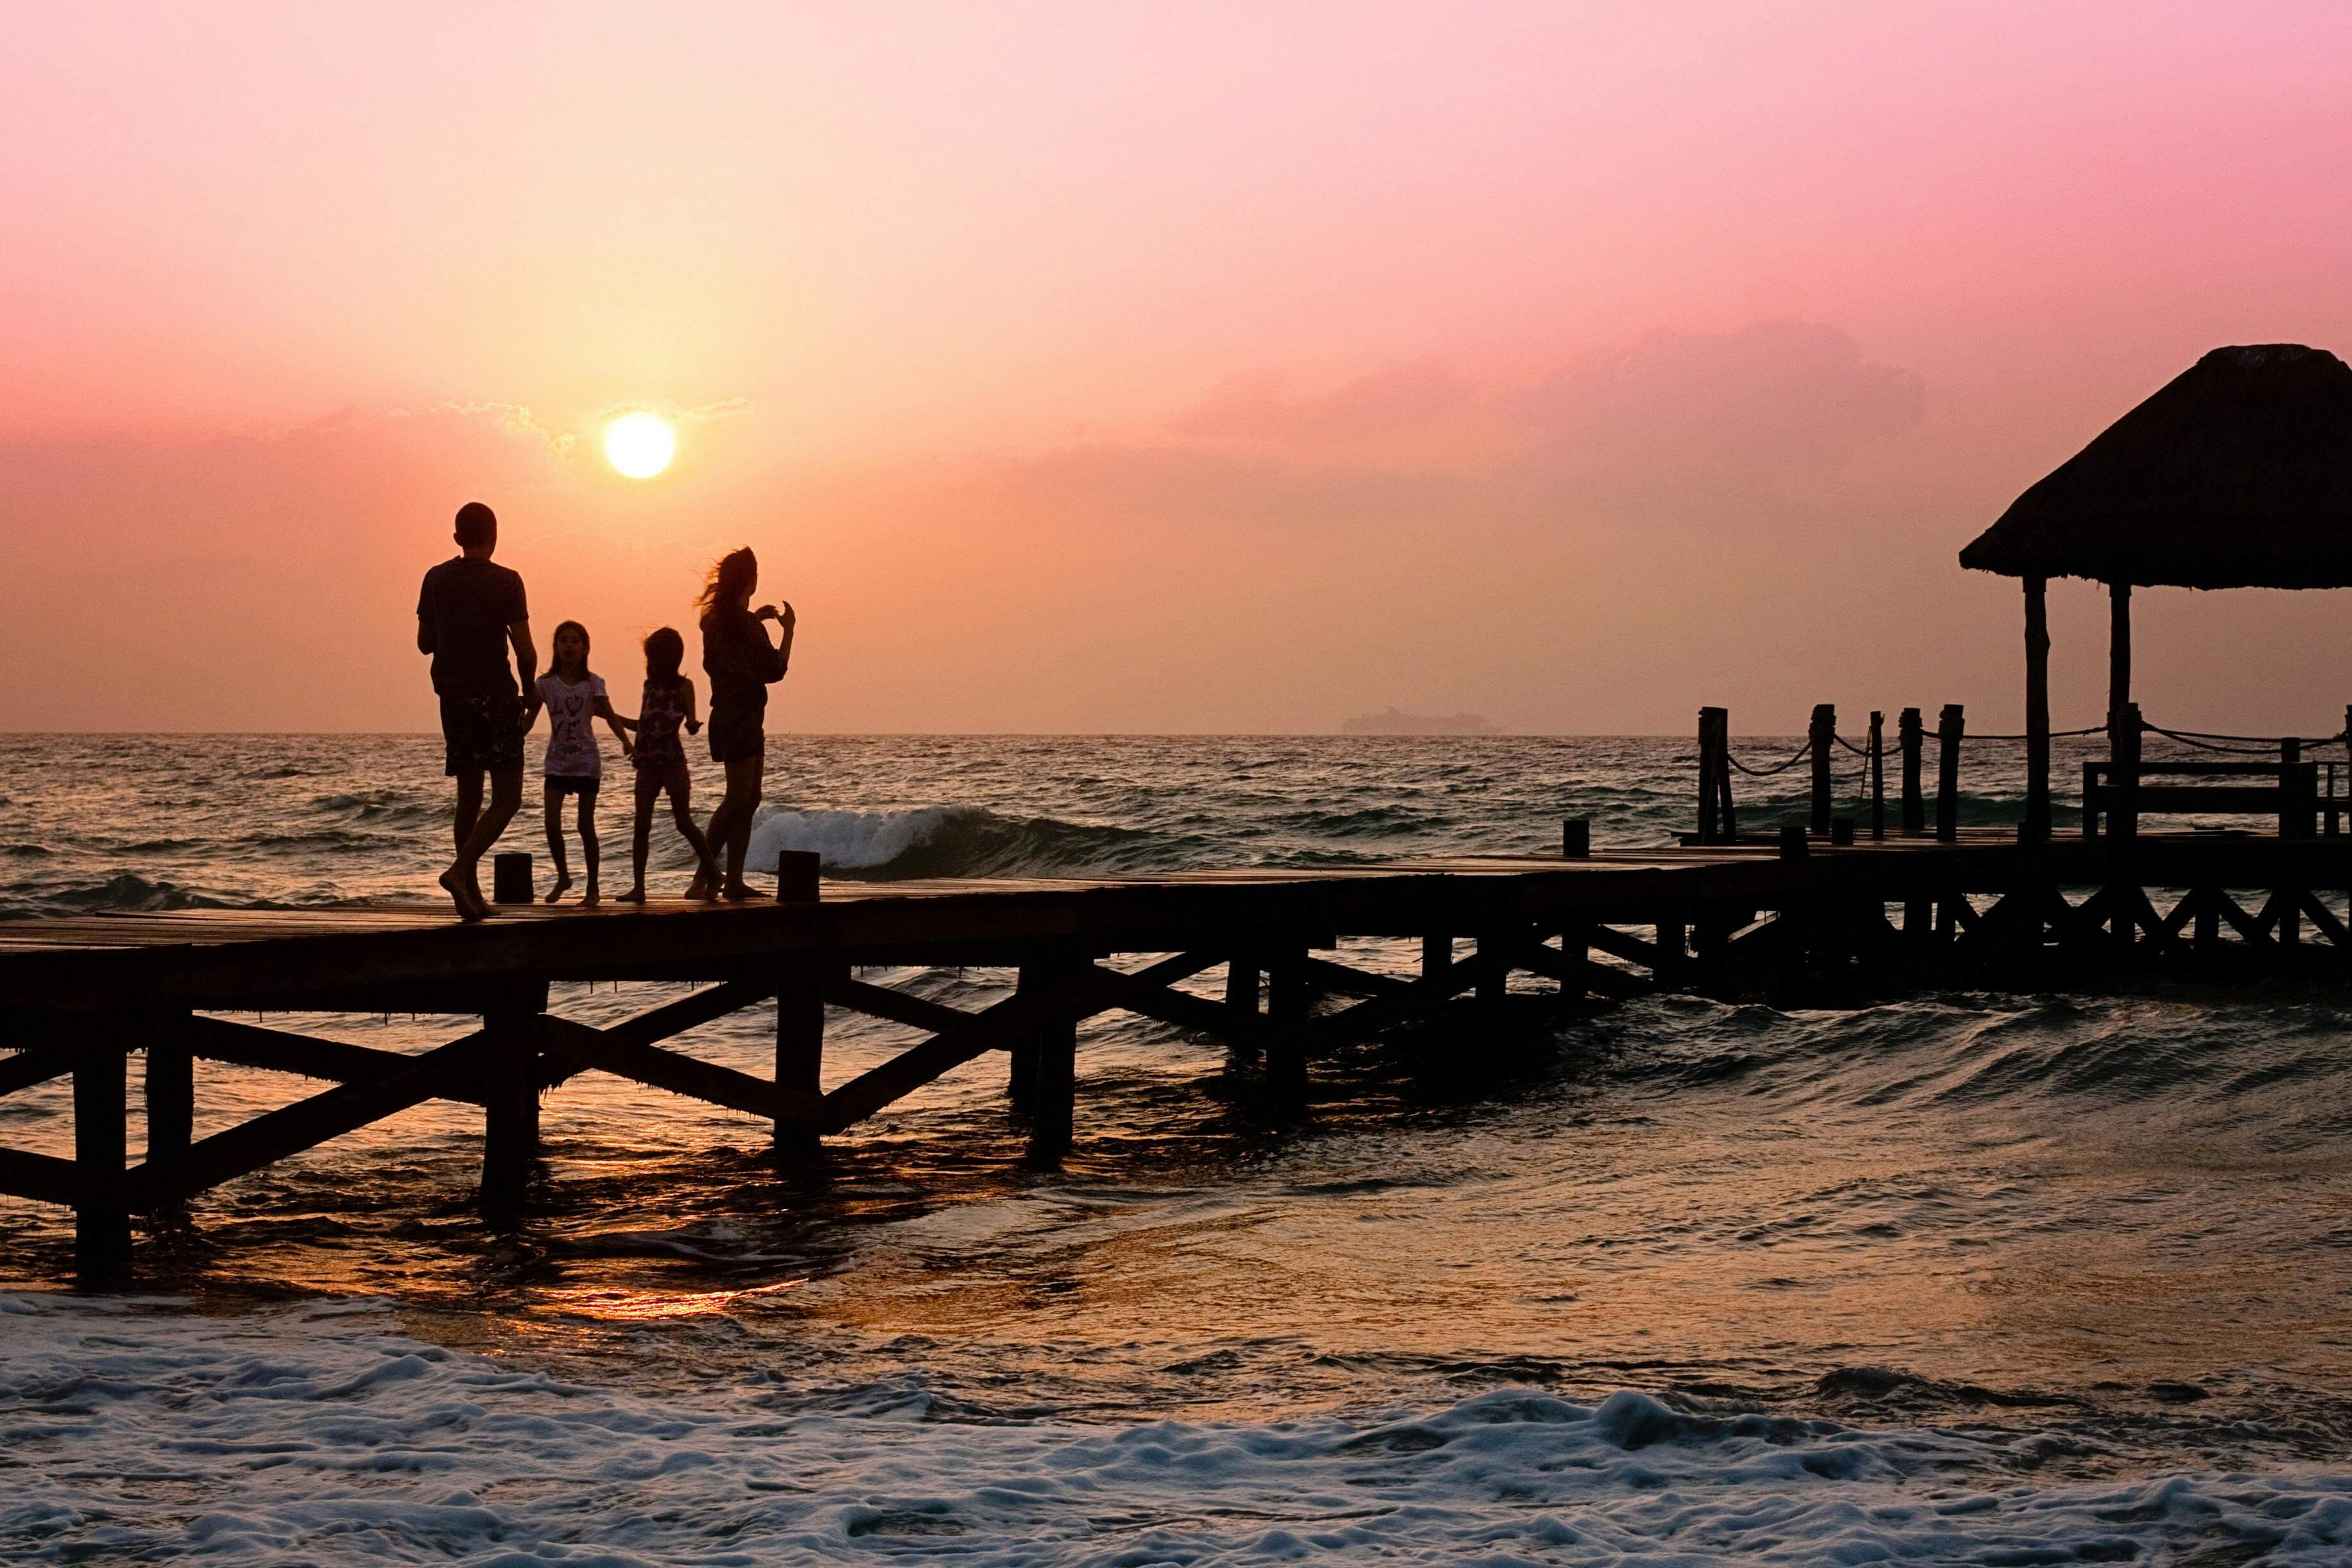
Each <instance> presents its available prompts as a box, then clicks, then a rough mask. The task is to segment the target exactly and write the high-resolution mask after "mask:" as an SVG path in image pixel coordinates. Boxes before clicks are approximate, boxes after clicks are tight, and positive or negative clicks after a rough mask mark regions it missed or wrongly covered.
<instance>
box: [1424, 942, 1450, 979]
mask: <svg viewBox="0 0 2352 1568" xmlns="http://www.w3.org/2000/svg"><path fill="white" fill-rule="evenodd" d="M1453 967H1454V938H1453V937H1452V936H1451V935H1449V934H1447V933H1446V932H1444V931H1431V932H1430V933H1429V934H1428V935H1426V936H1424V937H1423V938H1422V939H1421V978H1422V982H1423V984H1436V983H1437V980H1438V979H1439V977H1440V976H1442V975H1443V974H1444V973H1445V972H1446V971H1447V970H1449V969H1451V968H1453Z"/></svg>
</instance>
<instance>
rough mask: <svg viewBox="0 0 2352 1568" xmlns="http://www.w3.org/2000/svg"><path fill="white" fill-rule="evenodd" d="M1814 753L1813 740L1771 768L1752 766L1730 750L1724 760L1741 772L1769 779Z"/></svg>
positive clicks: (1750, 776) (1785, 771) (1725, 754)
mask: <svg viewBox="0 0 2352 1568" xmlns="http://www.w3.org/2000/svg"><path fill="white" fill-rule="evenodd" d="M1812 754H1813V743H1812V742H1811V741H1808V742H1805V743H1804V744H1803V745H1801V746H1800V747H1798V748H1797V754H1796V755H1795V756H1793V757H1790V759H1789V760H1788V761H1787V762H1785V763H1778V764H1776V765H1774V766H1772V767H1769V768H1751V767H1749V766H1748V764H1747V763H1743V762H1741V761H1740V760H1739V759H1738V757H1735V756H1733V755H1731V754H1730V753H1729V752H1725V753H1724V758H1723V760H1724V761H1725V762H1727V763H1730V764H1731V765H1732V766H1733V767H1735V768H1738V770H1739V771H1740V772H1741V773H1746V774H1747V775H1748V777H1749V778H1751V779H1769V778H1770V777H1772V776H1773V775H1774V774H1775V773H1787V772H1788V771H1789V770H1790V768H1793V767H1795V766H1796V765H1797V764H1798V763H1801V762H1803V761H1804V760H1805V759H1806V758H1807V757H1810V756H1811V755H1812Z"/></svg>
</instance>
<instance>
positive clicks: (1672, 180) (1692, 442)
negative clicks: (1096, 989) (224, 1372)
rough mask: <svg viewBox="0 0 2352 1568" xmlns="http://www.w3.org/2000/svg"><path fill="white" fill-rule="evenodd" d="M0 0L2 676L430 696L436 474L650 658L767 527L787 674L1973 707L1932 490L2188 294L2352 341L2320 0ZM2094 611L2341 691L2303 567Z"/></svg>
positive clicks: (1939, 504) (2093, 418) (572, 612)
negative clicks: (742, 0) (618, 453)
mask: <svg viewBox="0 0 2352 1568" xmlns="http://www.w3.org/2000/svg"><path fill="white" fill-rule="evenodd" d="M9 26H10V31H11V37H10V44H9V47H8V49H7V51H6V53H5V56H0V211H5V214H6V215H7V216H6V225H5V239H0V306H4V307H5V308H0V373H5V374H0V560H5V562H6V563H7V568H8V575H9V577H10V578H11V582H10V584H9V588H10V591H11V605H10V608H9V610H8V611H7V613H6V615H5V618H0V658H5V664H6V667H7V668H8V670H9V674H10V679H8V680H7V681H6V682H5V685H0V728H7V729H18V730H49V729H74V730H93V729H94V730H139V729H177V730H192V729H237V730H257V729H260V730H268V729H324V730H369V731H380V730H428V729H430V728H432V726H433V723H434V709H433V701H432V695H431V691H430V689H429V686H428V684H427V680H426V676H425V667H424V661H423V660H422V659H420V658H417V657H416V655H415V647H414V643H413V626H414V622H413V618H412V617H413V611H414V607H415V587H416V579H417V577H418V576H419V574H422V572H423V571H424V570H425V568H426V567H427V566H429V565H430V564H432V563H434V562H435V561H436V560H437V559H440V558H442V557H443V556H445V555H446V554H447V553H449V552H450V546H449V543H448V529H449V521H450V516H451V514H452V513H453V512H454V511H455V510H456V509H457V506H458V504H459V503H461V502H463V501H465V500H470V499H480V500H487V501H488V502H489V503H491V505H493V506H494V507H495V508H497V510H498V511H499V514H500V517H501V519H502V520H503V522H504V527H505V534H504V540H503V542H502V546H501V549H500V552H499V559H500V560H501V561H504V562H505V563H508V564H510V565H513V566H515V567H517V568H518V569H519V570H520V571H521V572H522V574H524V577H525V578H526V580H527V582H528V583H529V585H530V597H531V606H532V611H533V617H534V621H535V623H536V624H537V625H538V626H540V627H541V636H542V640H543V638H544V634H545V631H546V629H547V628H550V627H551V626H553V624H554V622H555V621H556V620H558V619H561V618H564V617H567V616H568V617H572V618H577V619H580V620H583V621H584V622H586V623H587V625H588V626H589V627H590V628H591V630H592V632H593V634H594V635H595V637H596V638H597V645H598V658H597V663H598V664H599V666H600V668H602V669H603V670H604V673H606V674H607V675H608V677H616V678H625V679H628V680H629V682H630V683H631V684H634V681H635V679H636V678H637V676H638V674H639V672H640V671H641V668H642V666H641V664H640V663H638V662H637V661H636V660H635V657H634V653H633V648H632V646H631V645H632V644H633V643H634V641H635V638H636V637H638V636H640V635H642V634H643V633H644V632H645V631H646V630H648V629H650V628H652V627H653V626H658V625H661V624H664V623H665V622H670V623H675V624H678V625H681V626H684V625H686V624H687V618H688V616H689V615H690V609H689V602H690V599H691V596H692V595H693V593H694V591H695V588H696V586H697V584H698V574H699V572H700V570H701V569H702V567H703V566H704V565H706V564H707V563H709V560H710V559H711V558H712V557H713V556H714V555H716V554H717V553H719V552H720V551H722V550H724V549H726V548H728V547H730V546H732V545H735V544H738V543H744V542H748V543H750V544H751V545H752V546H753V547H754V548H755V549H756V550H757V551H758V552H760V555H761V559H762V562H763V563H765V566H766V573H765V580H764V582H763V584H762V597H767V596H770V595H777V594H781V595H783V596H786V597H789V598H790V599H791V600H793V603H794V605H796V607H797V608H798V610H799V613H800V616H801V631H800V647H799V652H798V654H797V657H796V661H795V668H794V670H793V675H792V677H791V679H789V680H788V682H787V683H786V685H785V686H784V687H783V688H782V689H781V691H780V693H779V695H778V697H777V699H776V706H775V707H774V708H773V709H772V721H771V722H772V724H773V725H774V726H775V727H777V728H779V729H792V730H803V731H1310V732H1311V731H1329V730H1332V729H1333V728H1335V727H1336V726H1337V725H1338V723H1339V721H1341V720H1342V719H1344V718H1346V717H1347V716H1349V715H1350V714H1353V713H1360V712H1365V711H1368V710H1377V709H1380V708H1382V707H1385V706H1388V705H1391V704H1394V705H1396V706H1398V707H1401V708H1404V709H1407V710H1423V711H1453V710H1475V711H1478V712H1482V713H1484V714H1486V715H1487V716H1488V717H1490V718H1491V719H1492V720H1494V721H1496V723H1498V724H1500V725H1502V726H1503V727H1505V728H1507V729H1512V730H1527V731H1565V732H1583V731H1647V732H1656V731H1668V732H1681V731H1687V730H1688V729H1690V728H1691V726H1692V723H1693V714H1694V712H1695V710H1696V709H1697V707H1698V706H1699V705H1700V704H1702V703H1719V704H1725V705H1727V706H1728V707H1729V708H1730V709H1731V710H1732V714H1733V722H1734V725H1735V728H1738V729H1739V730H1743V731H1789V730H1791V729H1795V728H1799V727H1801V724H1802V721H1803V717H1804V712H1805V710H1806V709H1807V708H1808V707H1809V706H1810V705H1811V704H1812V703H1814V702H1817V701H1825V700H1828V701H1835V702H1837V703H1838V704H1839V705H1840V707H1841V709H1843V710H1852V711H1853V712H1854V713H1855V714H1857V715H1859V713H1860V712H1861V711H1863V710H1867V709H1870V708H1873V707H1878V708H1884V709H1886V710H1894V709H1895V708H1899V707H1901V706H1904V705H1906V704H1916V705H1918V706H1921V707H1924V708H1927V709H1928V710H1930V711H1931V712H1932V710H1933V709H1934V708H1935V707H1937V705H1939V704H1941V703H1945V702H1949V701H1964V702H1966V703H1968V704H1969V707H1970V711H1971V716H1972V719H1974V720H1975V721H1977V722H1979V724H1980V725H1982V726H1984V727H1989V728H2006V727H2011V725H2012V724H2013V722H2014V721H2016V720H2017V719H2018V717H2019V713H2020V708H2021V703H2020V699H2019V695H2018V693H2019V687H2020V681H2021V677H2020V675H2019V665H2020V658H2019V648H2018V644H2019V636H2018V597H2019V595H2018V593H2017V589H2016V584H2014V583H2013V582H2011V581H2009V580H2007V579H1994V578H1990V577H1985V576H1982V575H1979V574H1964V573H1962V572H1961V571H1960V570H1959V569H1958V566H1957V564H1956V563H1955V561H1954V556H1955V554H1956V552H1958V549H1959V547H1960V546H1961V545H1962V544H1964V543H1965V542H1967V541H1968V540H1969V538H1971V537H1973V535H1974V534H1975V533H1976V532H1977V531H1979V530H1980V529H1981V528H1983V527H1984V526H1985V525H1986V524H1987V523H1989V522H1990V521H1991V520H1992V518H1993V517H1994V516H1996V515H1998V513H1999V512H2000V510H2001V509H2002V508H2003V507H2004V506H2005V505H2007V503H2008V502H2009V501H2010V500H2011V499H2012V498H2013V497H2014V496H2015V495H2016V494H2017V492H2018V491H2019V490H2021V489H2023V488H2024V487H2025V486H2026V485H2028V484H2030V483H2031V482H2032V480H2034V479H2037V478H2039V477H2040V476H2041V475H2042V473H2044V472H2045V471H2047V470H2048V469H2049V468H2051V467H2053V465H2054V464H2056V463H2057V462H2059V461H2060V460H2062V459H2063V458H2065V457H2067V456H2068V455H2070V454H2071V453H2072V452H2074V450H2075V449H2076V448H2077V447H2080V446H2081V445H2082V444H2083V443H2084V441H2086V440H2088V439H2089V438H2090V437H2092V436H2093V435H2095V434H2096V432H2097V431H2098V430H2099V429H2100V428H2101V427H2103V426H2105V424H2107V423H2108V422H2109V421H2110V420H2112V419H2113V418H2115V417H2116V416H2118V415H2120V414H2121V413H2122V412H2123V411H2124V410H2125V409H2126V408H2127V407H2129V406H2130V405H2132V404H2134V403H2135V402H2137V401H2138V400H2139V399H2140V398H2141V397H2143V396H2145V395H2147V394H2148V393H2149V392H2151V391H2153V390H2154V389H2155V388H2156V387H2157V386H2158V385H2159V384H2162V383H2163V382H2164V381H2166V380H2168V378H2170V377H2171V376H2172V375H2174V374H2178V373H2179V371H2180V370H2182V369H2184V368H2186V367H2187V366H2188V365H2189V363H2191V362H2193V361H2194V360H2195V359H2196V358H2197V356H2198V355H2199V354H2200V353H2203V352H2205V351H2206V350H2208V349H2210V348H2212V347H2215V346H2217V345H2220V344H2223V343H2231V342H2274V341H2288V342H2308V343H2314V344H2317V345H2320V346H2323V347H2328V348H2332V349H2335V350H2336V351H2337V352H2339V353H2344V352H2347V351H2352V200H2347V195H2346V193H2347V191H2352V8H2347V7H2346V6H2343V5H2334V4H2328V5H2289V4H2267V5H2263V6H2260V7H2240V6H2221V5H2158V4H2149V3H2147V0H2134V3H2130V4H2116V5H2064V6H2029V5H1984V4H1969V5H1924V4H1920V5H1885V4H1883V3H1882V4H1866V5H1865V4H1855V5H1801V4H1777V5H1755V4H1746V5H1568V4H1559V3H1554V4H1541V5H1420V6H1393V7H1382V6H1373V5H1361V4H1334V5H1297V4H1280V3H1253V4H1233V5H1212V4H1201V5H1175V4H1155V5H1118V4H1091V3H1088V4H1075V3H1074V4H1067V5H1012V4H992V5H805V6H797V7H786V6H772V5H759V6H744V7H741V8H739V9H729V8H725V7H719V6H706V5H697V6H673V7H660V6H647V5H642V4H635V5H561V6H557V5H547V6H535V5H494V6H482V5H453V6H447V7H425V6H418V5H402V6H396V7H394V6H383V7H377V6H320V5H289V6H284V7H271V6H262V5H205V6H180V5H172V6H166V5H152V6H116V5H73V6H66V5H56V6H44V7H38V8H25V9H22V10H18V11H16V12H12V14H11V16H10V23H9ZM632 409H644V410H651V411H654V412H656V413H658V414H661V415H663V416H665V417H667V418H668V419H670V421H671V422H672V424H673V426H674V427H675V429H676V431H677V460H676V462H675V464H674V465H673V466H672V467H671V468H669V469H668V470H667V472H666V473H664V474H662V475H660V476H659V477H657V478H655V479H646V480H635V479H625V478H623V477H622V476H621V475H619V474H617V473H616V472H614V469H613V468H611V467H610V466H609V465H608V464H607V463H606V461H605V460H604V456H603V454H602V449H601V446H600V442H599V433H600V430H601V428H602V426H603V425H604V421H605V420H606V419H607V418H608V417H610V416H613V415H614V414H616V413H619V412H623V411H626V410H632ZM2140 606H2141V616H2140V620H2139V626H2140V627H2141V630H2140V636H2139V639H2138V641H2139V649H2140V655H2139V662H2140V690H2139V695H2140V697H2141V699H2142V700H2143V703H2144V705H2145V706H2146V707H2147V710H2148V712H2149V715H2150V717H2151V718H2152V719H2155V720H2157V721H2159V722H2168V723H2176V724H2194V725H2196V726H2198V727H2201V728H2220V729H2231V730H2244V729H2249V728H2252V729H2264V728H2269V729H2278V728H2301V729H2302V730H2303V731H2304V732H2305V733H2326V732H2327V731H2331V730H2333V729H2334V728H2335V727H2336V725H2337V724H2338V723H2339V722H2340V721H2341V714H2342V710H2343V706H2344V704H2345V703H2346V701H2347V700H2352V601H2347V598H2346V597H2345V596H2344V595H2334V594H2304V595H2280V594H2258V593H2241V594H2235V595H2192V594H2190V593H2188V592H2186V591H2178V590H2173V591H2165V590H2158V591H2150V592H2147V593H2145V594H2144V595H2142V597H2141V600H2140ZM2104 628H2105V622H2104V606H2103V605H2102V602H2101V600H2100V598H2099V596H2098V595H2097V593H2096V591H2095V589H2094V588H2092V587H2090V586H2089V585H2086V584H2074V583H2063V584H2055V585H2053V634H2054V637H2055V638H2056V643H2057V646H2056V651H2055V655H2054V659H2053V683H2054V693H2053V709H2054V715H2053V716H2054V719H2055V721H2056V722H2057V723H2058V724H2060V725H2061V726H2062V727H2063V726H2068V725H2073V724H2079V723H2087V722H2091V721H2093V720H2094V719H2095V717H2096V711H2097V709H2098V708H2099V706H2100V705H2101V702H2102V700H2103V699H2102V695H2101V691H2102V687H2101V682H2102V680H2103V679H2104V673H2105V671H2104V662H2103V660H2104V637H2105V629H2104ZM1979 715H1981V717H1980V718H1979V717H1978V716H1979Z"/></svg>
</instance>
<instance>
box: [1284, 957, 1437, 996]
mask: <svg viewBox="0 0 2352 1568" xmlns="http://www.w3.org/2000/svg"><path fill="white" fill-rule="evenodd" d="M1298 970H1299V973H1301V974H1302V975H1304V976H1305V977H1306V979H1307V983H1308V984H1311V985H1313V986H1315V987H1316V988H1317V989H1318V990H1323V991H1331V992H1336V993H1338V994H1339V995H1342V996H1386V995H1390V994H1392V993H1395V992H1398V991H1404V990H1409V989H1410V988H1411V987H1412V985H1413V984H1415V983H1414V982H1412V981H1410V980H1401V979H1399V978H1397V977H1396V976H1395V975H1393V974H1372V973H1367V972H1366V971H1364V970H1361V969H1350V968H1349V967H1348V965H1346V964H1344V963H1332V962H1331V961H1330V960H1329V959H1328V958H1316V957H1313V956H1312V955H1310V956H1308V957H1307V958H1305V959H1303V960H1301V961H1300V962H1299V965H1298Z"/></svg>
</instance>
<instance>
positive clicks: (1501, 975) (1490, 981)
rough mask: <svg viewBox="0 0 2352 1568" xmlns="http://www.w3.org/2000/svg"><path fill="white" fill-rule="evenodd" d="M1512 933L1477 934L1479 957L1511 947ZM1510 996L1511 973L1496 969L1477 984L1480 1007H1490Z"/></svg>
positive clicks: (1490, 932) (1492, 932)
mask: <svg viewBox="0 0 2352 1568" xmlns="http://www.w3.org/2000/svg"><path fill="white" fill-rule="evenodd" d="M1513 942H1514V939H1513V936H1512V933H1511V932H1509V931H1480V932H1479V933H1478V952H1479V953H1480V954H1481V956H1483V955H1485V954H1486V953H1490V952H1496V951H1497V950H1499V949H1501V948H1505V947H1509V946H1511V945H1513ZM1509 994H1511V972H1510V971H1509V970H1507V969H1498V970H1496V971H1495V972H1494V973H1491V974H1489V975H1487V976H1486V978H1485V979H1483V980H1481V981H1479V982H1478V990H1477V996H1478V1000H1479V1002H1480V1004H1481V1005H1487V1006H1491V1005H1494V1004H1496V1003H1498V1002H1500V1001H1502V1000H1503V998H1504V997H1506V996H1507V995H1509Z"/></svg>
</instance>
